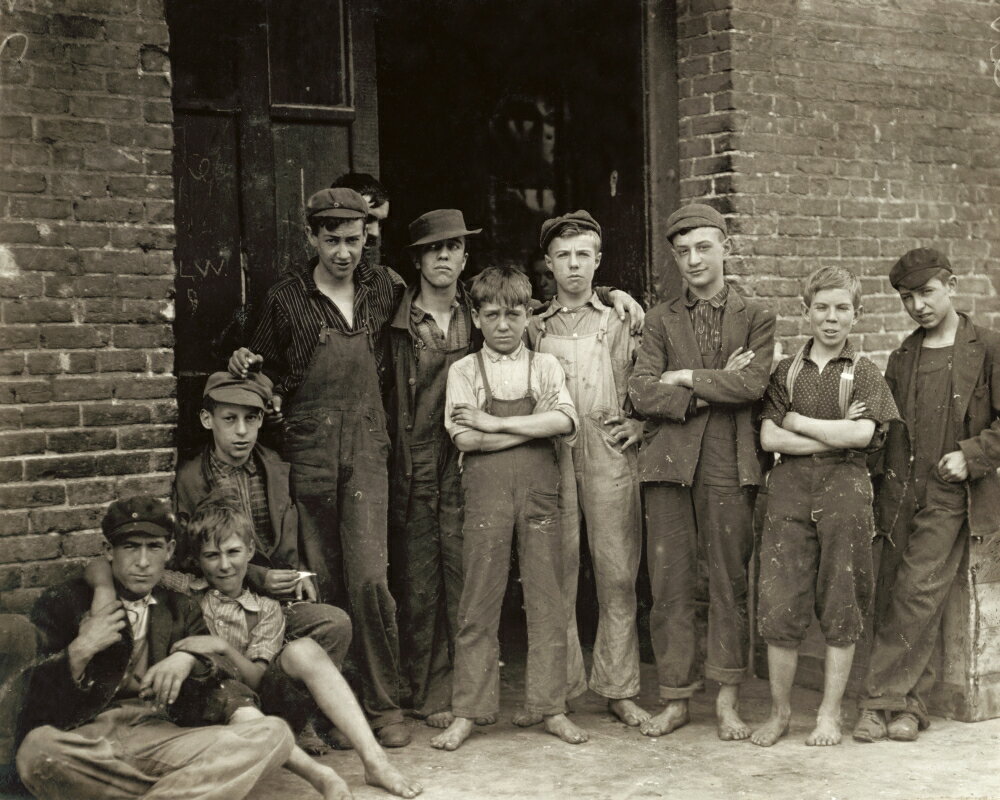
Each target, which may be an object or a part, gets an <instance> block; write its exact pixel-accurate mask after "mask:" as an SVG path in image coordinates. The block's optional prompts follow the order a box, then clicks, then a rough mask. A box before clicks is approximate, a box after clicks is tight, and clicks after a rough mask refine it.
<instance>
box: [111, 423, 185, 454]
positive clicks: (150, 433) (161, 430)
mask: <svg viewBox="0 0 1000 800" xmlns="http://www.w3.org/2000/svg"><path fill="white" fill-rule="evenodd" d="M174 432H175V430H174V426H173V425H163V426H159V427H149V428H146V427H135V428H132V427H128V428H121V429H120V430H119V433H118V444H119V447H121V449H122V450H143V449H155V448H160V447H173V446H174V444H175V442H174Z"/></svg>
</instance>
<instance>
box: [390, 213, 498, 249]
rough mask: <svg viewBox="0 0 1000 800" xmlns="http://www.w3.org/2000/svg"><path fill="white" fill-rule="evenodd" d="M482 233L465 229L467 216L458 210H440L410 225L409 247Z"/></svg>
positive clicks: (478, 230)
mask: <svg viewBox="0 0 1000 800" xmlns="http://www.w3.org/2000/svg"><path fill="white" fill-rule="evenodd" d="M482 231H483V229H482V228H475V229H474V230H469V229H468V228H467V227H465V216H464V215H463V214H462V212H461V211H459V210H458V209H457V208H438V209H436V210H434V211H428V212H427V213H426V214H421V215H420V216H419V217H417V218H416V219H415V220H413V222H411V223H410V243H409V245H407V247H420V246H421V245H424V244H430V243H431V242H443V241H445V240H446V239H457V238H458V237H459V236H472V235H473V234H476V233H482Z"/></svg>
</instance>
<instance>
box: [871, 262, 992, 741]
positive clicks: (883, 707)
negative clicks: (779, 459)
mask: <svg viewBox="0 0 1000 800" xmlns="http://www.w3.org/2000/svg"><path fill="white" fill-rule="evenodd" d="M889 282H890V283H891V284H892V286H893V288H894V289H896V291H897V292H899V297H900V299H901V300H902V301H903V307H904V308H905V309H906V311H907V313H908V314H909V315H910V316H911V317H912V318H913V320H914V322H916V323H917V325H918V326H919V327H918V329H917V330H916V331H914V332H913V333H912V334H910V335H909V336H908V337H907V338H906V339H904V340H903V343H902V344H901V345H900V346H899V348H898V349H896V350H894V351H893V352H892V353H891V354H890V356H889V363H888V366H887V367H886V372H885V377H886V380H887V381H888V383H889V386H890V388H891V389H892V393H893V396H894V397H895V398H896V403H897V405H898V406H899V408H900V410H901V411H902V417H903V421H902V423H899V424H895V425H893V426H892V427H891V428H890V430H889V434H888V437H887V439H886V444H885V448H884V451H883V461H884V463H883V466H882V470H881V475H878V476H876V502H875V514H876V520H877V523H878V529H879V532H880V533H881V535H882V536H884V537H886V538H887V539H888V541H885V540H884V541H883V546H882V563H881V565H880V568H879V578H878V585H877V588H876V596H875V623H874V629H875V638H874V641H873V643H872V650H871V656H870V659H869V662H868V672H867V675H866V678H865V683H864V689H863V692H862V694H861V697H860V698H859V701H858V705H859V706H860V708H861V716H860V718H859V719H858V723H857V725H856V726H855V728H854V738H855V739H856V740H857V741H859V742H874V741H879V740H881V739H885V738H887V737H888V738H890V739H895V740H897V741H913V740H914V739H916V738H917V736H918V734H919V731H920V730H923V729H925V728H927V727H928V726H929V725H930V719H929V717H928V714H927V706H926V700H927V695H928V694H929V692H930V690H931V688H932V687H933V686H934V682H935V679H936V675H935V660H936V654H937V649H938V646H937V645H938V639H939V636H940V627H941V617H942V614H943V612H944V606H945V603H946V601H947V598H948V593H949V591H950V589H951V587H952V584H953V583H954V580H955V575H956V574H957V572H958V569H959V565H960V564H961V563H962V558H963V556H964V555H965V553H966V552H967V548H968V541H969V537H970V536H975V537H978V538H981V539H983V540H990V539H993V538H995V537H996V536H997V528H998V524H1000V523H998V521H1000V478H998V477H997V468H998V467H1000V419H998V418H1000V336H998V335H997V333H996V332H994V331H991V330H988V329H987V328H982V327H980V326H979V325H975V324H974V323H973V322H972V320H971V319H970V318H969V317H968V316H966V315H965V314H962V313H960V312H958V311H956V310H955V307H954V305H953V304H952V303H953V297H954V295H955V290H956V283H957V282H956V278H955V275H954V274H953V273H952V268H951V264H950V263H949V261H948V259H947V258H946V257H945V256H944V254H942V253H940V252H938V251H937V250H933V249H930V248H918V249H916V250H911V251H909V252H908V253H906V254H905V255H904V256H903V257H902V258H900V259H899V261H897V262H896V263H895V265H894V266H893V267H892V270H891V271H890V272H889Z"/></svg>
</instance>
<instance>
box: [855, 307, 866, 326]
mask: <svg viewBox="0 0 1000 800" xmlns="http://www.w3.org/2000/svg"><path fill="white" fill-rule="evenodd" d="M864 313H865V307H864V306H857V307H856V308H855V309H854V321H855V322H857V321H858V320H859V319H861V315H862V314H864Z"/></svg>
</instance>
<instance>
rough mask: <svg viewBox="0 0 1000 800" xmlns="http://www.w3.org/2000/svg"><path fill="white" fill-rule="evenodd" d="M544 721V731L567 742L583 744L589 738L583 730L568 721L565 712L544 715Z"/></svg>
mask: <svg viewBox="0 0 1000 800" xmlns="http://www.w3.org/2000/svg"><path fill="white" fill-rule="evenodd" d="M544 722H545V730H546V731H548V732H549V733H551V734H552V735H553V736H558V737H559V738H560V739H562V740H563V741H564V742H566V743H567V744H583V743H584V742H585V741H587V739H589V738H590V737H589V736H588V735H587V732H586V731H585V730H583V729H582V728H578V727H577V726H576V725H574V724H573V723H572V722H570V721H569V717H567V716H566V715H565V714H552V715H550V716H547V717H545V719H544Z"/></svg>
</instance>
